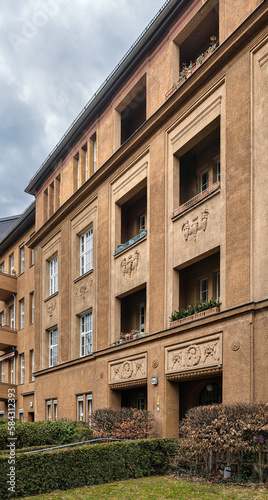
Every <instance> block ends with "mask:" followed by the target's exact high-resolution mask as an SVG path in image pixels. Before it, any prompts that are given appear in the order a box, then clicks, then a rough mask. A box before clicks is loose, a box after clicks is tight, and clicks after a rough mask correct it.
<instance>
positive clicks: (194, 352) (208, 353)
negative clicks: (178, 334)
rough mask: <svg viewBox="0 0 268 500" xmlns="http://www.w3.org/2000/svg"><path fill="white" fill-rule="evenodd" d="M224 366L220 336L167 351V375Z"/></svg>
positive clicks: (169, 348) (180, 345) (170, 348)
mask: <svg viewBox="0 0 268 500" xmlns="http://www.w3.org/2000/svg"><path fill="white" fill-rule="evenodd" d="M221 364H222V337H221V335H220V334H217V335H212V336H210V337H205V338H203V339H198V340H196V341H195V342H192V343H190V342H186V343H182V344H179V345H176V346H174V347H168V348H167V349H166V373H175V372H183V371H187V370H190V369H191V370H192V369H195V368H198V369H199V368H206V367H208V366H215V365H217V366H218V365H221Z"/></svg>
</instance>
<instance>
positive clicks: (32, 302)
mask: <svg viewBox="0 0 268 500" xmlns="http://www.w3.org/2000/svg"><path fill="white" fill-rule="evenodd" d="M30 296H31V325H33V324H34V292H32V293H30Z"/></svg>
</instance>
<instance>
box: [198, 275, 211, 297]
mask: <svg viewBox="0 0 268 500" xmlns="http://www.w3.org/2000/svg"><path fill="white" fill-rule="evenodd" d="M205 281H206V282H207V286H206V289H205V290H203V287H202V285H203V283H204V282H205ZM208 287H209V279H208V276H206V277H205V278H202V279H200V302H202V303H203V302H207V301H208ZM203 293H206V298H205V299H203V296H202V294H203Z"/></svg>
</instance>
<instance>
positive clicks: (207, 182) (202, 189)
mask: <svg viewBox="0 0 268 500" xmlns="http://www.w3.org/2000/svg"><path fill="white" fill-rule="evenodd" d="M204 175H206V176H207V181H206V182H205V183H204V184H203V176H204ZM203 186H206V187H205V188H204V187H203ZM208 188H209V169H208V168H207V169H206V170H204V171H203V172H202V173H201V174H200V192H201V193H204V192H205V191H206V190H207V189H208Z"/></svg>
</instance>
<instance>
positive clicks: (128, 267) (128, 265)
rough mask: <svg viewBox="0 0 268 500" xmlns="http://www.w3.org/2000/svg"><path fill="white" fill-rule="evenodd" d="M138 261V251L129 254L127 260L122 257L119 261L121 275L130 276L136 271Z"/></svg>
mask: <svg viewBox="0 0 268 500" xmlns="http://www.w3.org/2000/svg"><path fill="white" fill-rule="evenodd" d="M139 260H140V252H139V251H138V250H136V251H135V252H133V253H131V254H130V255H129V256H128V258H126V257H124V258H123V260H122V261H121V269H122V273H123V275H124V276H126V274H128V276H131V275H132V273H133V272H134V271H137V269H138V264H139Z"/></svg>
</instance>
